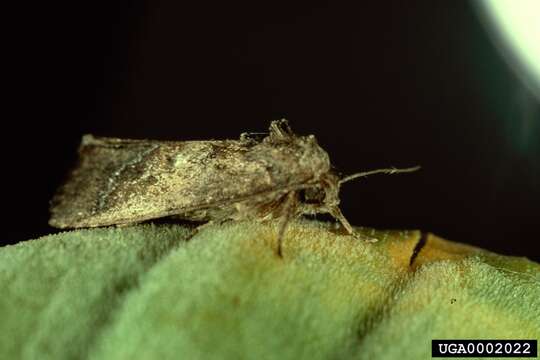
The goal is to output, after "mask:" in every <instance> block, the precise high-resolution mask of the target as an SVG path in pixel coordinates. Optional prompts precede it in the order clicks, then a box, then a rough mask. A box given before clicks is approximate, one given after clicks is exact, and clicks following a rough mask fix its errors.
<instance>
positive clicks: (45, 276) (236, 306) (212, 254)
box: [0, 221, 540, 360]
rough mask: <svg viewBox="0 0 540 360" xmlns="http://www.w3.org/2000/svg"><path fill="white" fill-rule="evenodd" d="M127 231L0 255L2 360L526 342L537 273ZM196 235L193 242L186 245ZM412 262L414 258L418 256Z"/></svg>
mask: <svg viewBox="0 0 540 360" xmlns="http://www.w3.org/2000/svg"><path fill="white" fill-rule="evenodd" d="M276 226H277V225H275V224H257V223H249V222H241V223H228V224H225V225H221V226H207V227H205V228H204V229H202V230H200V231H199V232H198V233H196V234H195V235H193V231H192V230H190V229H187V228H184V227H181V226H174V225H159V226H157V225H149V224H146V225H138V226H132V227H124V228H114V227H111V228H104V229H93V230H81V231H72V232H65V233H61V234H57V235H51V236H46V237H43V238H41V239H38V240H32V241H27V242H23V243H20V244H18V245H15V246H8V247H4V248H1V249H0V290H1V297H0V319H2V321H0V332H1V333H2V334H3V335H2V336H1V337H0V358H2V359H4V358H5V359H69V358H83V359H85V358H89V359H150V358H160V359H161V358H164V359H167V358H182V359H248V358H249V359H259V358H260V359H310V360H313V359H329V358H332V359H335V358H338V359H347V358H354V359H357V358H365V359H396V358H400V359H421V358H430V355H431V339H433V338H501V339H502V338H516V339H537V338H538V337H539V335H540V321H539V319H540V265H538V264H536V263H534V262H531V261H528V260H527V259H525V258H513V257H506V256H500V255H496V254H493V253H490V252H488V251H485V250H481V249H477V248H474V247H471V246H467V245H463V244H458V243H453V242H449V241H446V240H443V239H440V238H437V237H435V236H433V235H427V236H426V235H424V240H426V243H425V246H423V248H421V249H420V251H419V252H418V254H417V256H416V258H415V259H414V261H413V263H412V265H410V260H411V256H412V254H413V252H414V249H415V247H417V244H418V242H419V241H420V239H421V238H422V234H421V233H420V232H418V231H375V230H371V229H359V230H360V231H361V232H363V233H364V234H365V235H368V236H370V237H376V238H378V239H380V241H379V242H378V243H375V244H370V243H365V242H362V241H359V240H357V239H355V238H353V237H351V236H345V235H341V234H339V233H337V232H336V231H335V230H333V228H332V226H330V225H327V224H322V223H317V222H308V221H300V222H296V223H293V224H291V226H290V227H289V228H288V230H287V233H286V236H285V239H284V247H283V254H284V257H283V258H279V257H278V256H276V254H275V251H274V249H275V246H276V244H275V241H276V236H277V227H276ZM192 235H193V236H192ZM417 250H418V248H417Z"/></svg>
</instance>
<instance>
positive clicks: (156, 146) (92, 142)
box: [50, 136, 276, 228]
mask: <svg viewBox="0 0 540 360" xmlns="http://www.w3.org/2000/svg"><path fill="white" fill-rule="evenodd" d="M251 149H252V145H251V144H250V143H249V142H243V141H233V140H230V141H229V140H225V141H186V142H159V141H144V140H121V139H110V138H94V137H91V136H86V137H85V138H84V139H83V143H82V144H81V147H80V149H79V164H78V165H77V167H76V168H75V169H74V170H73V171H72V173H71V174H70V176H69V178H68V180H67V182H66V183H65V185H64V186H63V187H62V188H60V190H59V192H58V193H57V194H56V195H55V197H54V198H53V200H52V203H51V219H50V224H51V225H52V226H55V227H59V228H70V227H93V226H103V225H110V224H126V223H132V222H138V221H143V220H147V219H152V218H158V217H162V216H168V215H175V214H182V213H186V212H189V211H193V210H198V209H204V208H207V207H212V206H215V205H216V204H220V203H226V202H230V201H233V200H234V199H242V198H245V197H246V196H249V195H250V193H253V192H254V191H257V192H261V191H262V192H264V191H270V190H272V189H273V188H274V187H275V186H276V182H275V179H272V174H271V172H269V171H268V168H267V166H266V165H265V164H264V162H261V161H259V159H257V157H253V154H252V151H251Z"/></svg>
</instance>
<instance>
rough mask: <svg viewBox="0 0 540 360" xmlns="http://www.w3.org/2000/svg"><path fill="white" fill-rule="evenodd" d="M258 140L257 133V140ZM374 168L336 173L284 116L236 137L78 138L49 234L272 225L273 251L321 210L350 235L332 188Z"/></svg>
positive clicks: (56, 200)
mask: <svg viewBox="0 0 540 360" xmlns="http://www.w3.org/2000/svg"><path fill="white" fill-rule="evenodd" d="M258 135H260V134H258ZM417 169H418V167H413V168H407V169H396V168H389V169H378V170H373V171H368V172H361V173H356V174H353V175H349V176H345V177H340V176H339V175H338V174H337V173H336V172H335V171H333V170H332V166H331V163H330V159H329V157H328V154H327V153H326V151H324V150H323V149H322V148H321V147H320V146H319V145H318V143H317V140H316V139H315V136H313V135H309V136H298V135H296V134H295V133H294V132H293V131H292V130H291V128H290V127H289V124H288V122H287V121H286V120H285V119H282V120H277V121H272V122H271V124H270V129H269V132H268V134H266V136H263V137H261V136H257V134H250V133H243V134H241V135H240V138H239V140H209V141H151V140H125V139H116V138H100V137H94V136H92V135H84V136H83V138H82V142H81V145H80V147H79V163H78V165H77V166H76V167H75V169H73V171H72V172H71V174H70V176H69V177H68V180H67V182H66V183H65V184H64V185H63V186H62V187H60V188H59V190H58V191H57V193H56V194H55V196H54V197H53V199H52V200H51V208H50V212H51V218H50V220H49V224H50V225H51V226H54V227H57V228H62V229H64V228H84V227H98V226H107V225H126V224H134V223H138V222H141V221H145V220H149V219H155V218H160V217H166V216H175V217H178V218H181V219H184V220H192V221H201V222H217V223H219V222H223V221H226V220H247V219H253V220H258V221H266V220H271V219H279V221H280V225H279V233H278V240H277V254H278V255H280V256H281V254H282V238H283V235H284V232H285V229H286V226H287V224H288V222H289V221H290V220H291V219H294V218H297V217H299V216H302V215H305V214H320V213H328V214H330V215H332V216H333V217H334V218H335V219H336V220H337V221H339V223H341V225H342V226H343V228H344V229H345V231H346V232H347V233H349V234H354V230H353V227H352V226H351V225H350V223H349V222H348V221H347V219H346V218H345V217H344V216H343V214H342V213H341V210H340V209H339V202H340V201H339V189H340V186H341V185H342V184H343V183H345V182H348V181H350V180H353V179H356V178H360V177H364V176H368V175H371V174H375V173H389V174H393V173H402V172H410V171H415V170H417Z"/></svg>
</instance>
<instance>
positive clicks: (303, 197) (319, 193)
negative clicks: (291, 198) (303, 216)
mask: <svg viewBox="0 0 540 360" xmlns="http://www.w3.org/2000/svg"><path fill="white" fill-rule="evenodd" d="M299 196H300V201H301V202H304V203H307V204H321V203H323V202H324V198H325V192H324V190H323V189H321V188H308V189H302V190H300V191H299Z"/></svg>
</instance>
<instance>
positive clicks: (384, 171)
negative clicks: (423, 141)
mask: <svg viewBox="0 0 540 360" xmlns="http://www.w3.org/2000/svg"><path fill="white" fill-rule="evenodd" d="M419 169H420V166H414V167H410V168H405V169H397V168H395V167H391V168H387V169H376V170H371V171H364V172H359V173H356V174H352V175H348V176H345V177H344V178H342V179H340V180H339V184H340V185H341V184H343V183H346V182H347V181H351V180H354V179H358V178H361V177H366V176H369V175H373V174H400V173H408V172H413V171H417V170H419Z"/></svg>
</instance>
